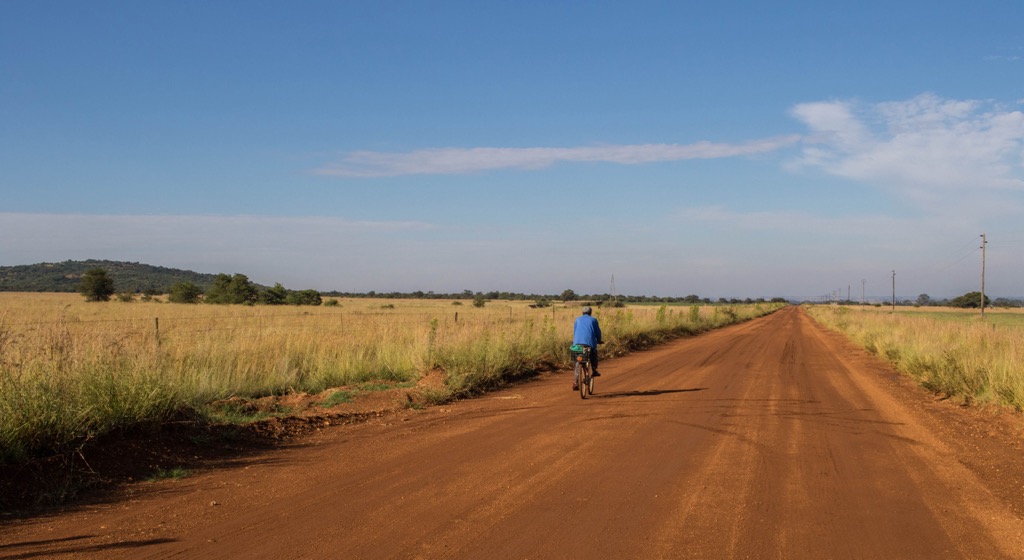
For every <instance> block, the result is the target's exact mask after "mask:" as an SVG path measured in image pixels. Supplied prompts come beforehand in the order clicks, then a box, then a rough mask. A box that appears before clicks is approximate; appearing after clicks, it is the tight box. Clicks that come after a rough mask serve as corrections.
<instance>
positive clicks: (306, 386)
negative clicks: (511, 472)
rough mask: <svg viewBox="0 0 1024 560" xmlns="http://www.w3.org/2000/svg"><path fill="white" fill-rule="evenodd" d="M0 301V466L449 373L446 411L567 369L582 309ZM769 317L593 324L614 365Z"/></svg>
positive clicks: (707, 315) (610, 313)
mask: <svg viewBox="0 0 1024 560" xmlns="http://www.w3.org/2000/svg"><path fill="white" fill-rule="evenodd" d="M2 296H3V294H0V304H3V307H0V310H2V311H0V465H2V464H16V463H21V462H24V461H27V460H31V459H32V458H33V457H39V456H43V455H52V454H60V453H67V452H68V451H70V450H74V449H76V448H80V447H81V446H83V445H85V444H87V443H88V442H90V441H93V440H95V439H97V438H99V437H101V436H103V435H104V434H107V433H110V432H113V431H118V430H122V431H123V430H130V429H133V428H137V427H140V426H147V425H151V426H158V425H161V424H163V423H165V422H168V421H171V420H177V421H181V420H188V421H192V422H200V423H203V422H238V423H244V422H251V421H254V420H258V419H260V418H262V417H264V416H267V415H271V416H272V415H280V414H287V412H288V411H287V410H284V411H280V410H273V411H266V410H254V409H252V408H251V406H250V405H249V404H246V403H247V401H248V400H251V399H254V398H259V397H262V396H269V395H285V394H289V393H296V392H303V393H310V394H319V393H321V392H324V391H325V390H327V389H331V388H337V387H356V388H357V389H356V391H357V392H358V391H364V390H365V391H370V390H373V386H374V385H373V384H379V383H384V384H386V385H387V386H396V385H399V386H403V385H405V386H411V385H413V384H415V383H416V381H417V380H418V379H419V378H420V376H421V375H422V374H423V372H428V371H438V370H439V371H442V372H444V377H445V383H444V386H443V387H442V388H439V389H438V388H433V389H430V390H429V394H426V395H424V398H425V401H426V402H428V403H429V402H443V401H446V400H450V399H452V398H458V397H460V396H464V395H469V394H473V393H477V392H479V391H482V390H486V389H487V388H490V387H494V386H496V385H499V384H501V383H504V382H506V381H509V380H514V379H517V378H521V377H523V376H527V375H531V374H533V373H535V372H537V371H541V370H544V369H549V368H552V367H564V366H567V365H568V354H567V350H566V349H567V347H568V346H569V342H570V339H571V330H572V321H573V319H574V318H575V317H576V315H578V313H579V312H578V308H567V307H561V308H557V309H556V308H551V309H531V308H528V307H527V306H526V305H525V304H512V303H509V304H508V305H498V304H493V303H492V304H488V306H487V308H486V309H476V308H473V309H470V308H466V307H461V306H460V307H458V308H457V310H454V311H453V308H452V306H451V302H431V303H424V302H420V301H411V302H405V301H397V300H389V301H388V302H387V305H388V306H389V307H388V308H387V309H384V310H382V309H381V306H380V303H379V302H372V301H370V302H366V301H360V302H344V303H343V304H341V305H339V306H335V307H332V308H326V307H325V308H317V309H315V310H314V311H306V310H301V311H290V310H288V311H286V312H282V311H281V310H279V309H269V308H261V307H258V306H257V307H244V306H186V305H169V304H141V303H131V304H129V303H120V302H109V303H91V304H83V303H81V302H79V301H77V300H73V301H72V300H69V301H68V302H66V303H65V302H64V301H63V300H61V301H59V302H57V303H56V304H55V301H56V300H54V299H53V298H60V297H62V296H60V295H46V294H39V295H37V296H34V297H27V298H23V299H21V300H13V299H11V300H4V299H3V297H2ZM47 298H50V299H47ZM33 306H35V307H33ZM357 306H358V307H357ZM779 307H780V306H778V305H770V304H761V305H738V306H726V307H718V306H692V307H669V306H661V307H627V308H623V309H608V310H598V311H597V312H596V315H597V316H598V318H599V319H600V320H601V323H602V327H603V330H604V331H605V333H606V336H605V339H606V340H607V344H606V346H605V348H604V349H603V352H604V355H606V356H609V357H610V356H614V355H621V354H624V353H626V352H628V351H630V350H634V349H638V348H643V347H646V346H650V345H653V344H657V343H658V342H661V341H664V340H666V339H668V338H671V337H675V336H679V335H683V334H695V333H699V332H703V331H706V330H709V329H712V328H716V327H719V326H723V325H726V324H730V323H735V322H739V321H743V320H747V319H750V318H753V317H756V316H759V315H764V314H766V313H769V312H771V311H774V310H776V309H778V308H779ZM54 310H56V312H55V311H54ZM211 310H212V312H213V313H215V315H212V316H211V315H210V313H211ZM46 316H50V317H51V319H48V320H39V319H38V318H39V317H46ZM156 316H159V321H155V320H154V317H156ZM335 394H336V395H337V396H330V397H328V398H329V399H330V398H333V399H337V402H338V403H341V402H344V400H345V399H346V398H351V397H352V394H345V393H344V392H341V391H338V392H335Z"/></svg>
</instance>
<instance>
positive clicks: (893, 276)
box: [892, 270, 896, 313]
mask: <svg viewBox="0 0 1024 560" xmlns="http://www.w3.org/2000/svg"><path fill="white" fill-rule="evenodd" d="M892 312H893V313H896V271H895V270H894V271H892Z"/></svg>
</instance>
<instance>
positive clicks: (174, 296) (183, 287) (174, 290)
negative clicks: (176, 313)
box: [167, 282, 203, 303]
mask: <svg viewBox="0 0 1024 560" xmlns="http://www.w3.org/2000/svg"><path fill="white" fill-rule="evenodd" d="M202 295H203V290H202V289H200V288H199V286H196V285H195V284H193V283H192V282H175V283H174V285H173V286H171V293H170V294H169V295H168V296H167V301H169V302H171V303H199V298H200V297H201V296H202Z"/></svg>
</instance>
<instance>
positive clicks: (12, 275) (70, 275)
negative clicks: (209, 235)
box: [0, 260, 217, 294]
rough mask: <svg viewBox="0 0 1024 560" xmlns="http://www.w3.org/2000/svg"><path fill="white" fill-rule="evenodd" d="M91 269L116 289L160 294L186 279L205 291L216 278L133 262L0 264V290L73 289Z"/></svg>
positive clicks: (51, 290) (54, 290)
mask: <svg viewBox="0 0 1024 560" xmlns="http://www.w3.org/2000/svg"><path fill="white" fill-rule="evenodd" d="M92 269H103V270H105V271H106V272H107V274H108V275H109V276H110V278H111V279H112V280H113V281H114V290H115V291H116V292H130V293H152V294H164V293H168V292H169V291H170V289H171V286H173V285H174V284H176V283H178V282H189V283H192V284H195V285H196V286H199V287H200V288H201V289H204V290H205V289H206V288H208V287H210V286H213V283H214V281H215V280H216V278H217V275H216V274H201V273H199V272H192V271H190V270H180V269H176V268H166V267H162V266H153V265H148V264H141V263H137V262H121V261H106V260H86V261H64V262H59V263H39V264H27V265H18V266H0V292H77V291H79V285H80V284H81V281H82V276H83V275H84V274H85V273H86V271H88V270H92Z"/></svg>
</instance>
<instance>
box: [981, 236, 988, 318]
mask: <svg viewBox="0 0 1024 560" xmlns="http://www.w3.org/2000/svg"><path fill="white" fill-rule="evenodd" d="M986 245H988V240H987V239H985V234H984V233H983V234H981V318H982V319H984V318H985V246H986Z"/></svg>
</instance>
